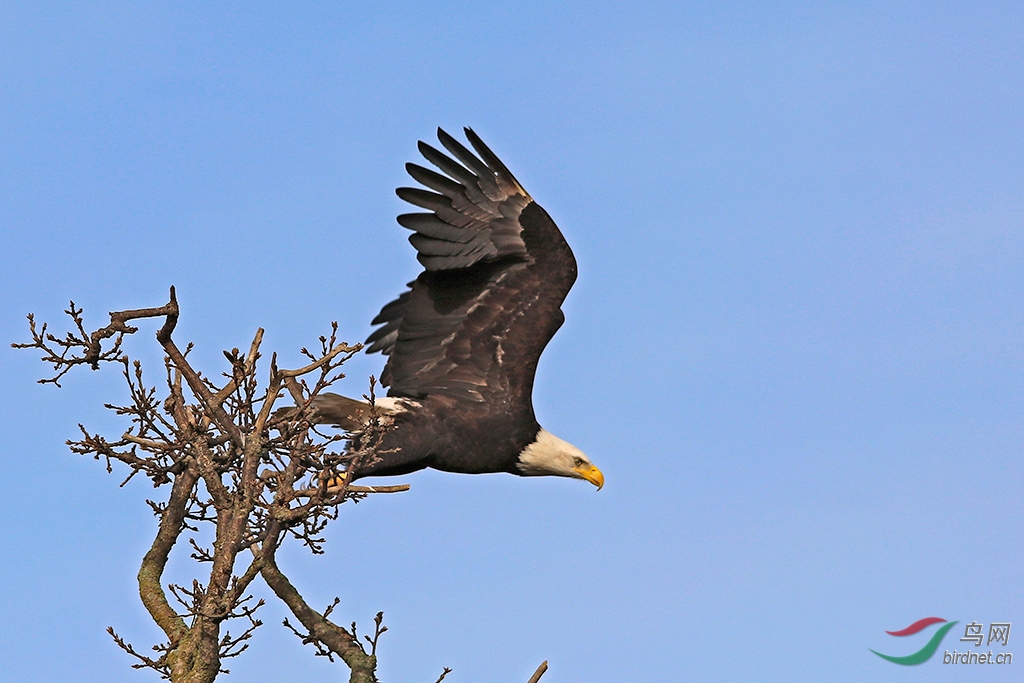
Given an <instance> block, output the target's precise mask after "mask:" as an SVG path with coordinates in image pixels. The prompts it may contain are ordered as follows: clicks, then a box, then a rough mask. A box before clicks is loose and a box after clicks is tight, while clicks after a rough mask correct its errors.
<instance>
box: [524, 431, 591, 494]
mask: <svg viewBox="0 0 1024 683" xmlns="http://www.w3.org/2000/svg"><path fill="white" fill-rule="evenodd" d="M516 467H518V468H519V473H520V474H521V475H523V476H524V477H537V476H552V475H554V476H556V477H572V478H573V479H586V480H587V481H589V482H590V483H591V484H593V485H594V486H596V487H597V488H598V490H600V489H601V487H602V486H604V475H603V474H601V470H599V469H597V468H596V467H594V463H592V462H590V458H588V457H587V456H586V455H584V454H583V451H581V450H580V449H578V448H576V447H575V446H573V445H572V444H571V443H569V442H568V441H565V440H564V439H559V438H558V437H557V436H555V435H554V434H552V433H551V432H549V431H548V430H546V429H541V430H540V431H539V432H537V438H536V439H535V440H534V442H533V443H531V444H530V445H529V446H527V447H526V448H524V449H523V451H522V452H521V453H520V454H519V462H518V463H516Z"/></svg>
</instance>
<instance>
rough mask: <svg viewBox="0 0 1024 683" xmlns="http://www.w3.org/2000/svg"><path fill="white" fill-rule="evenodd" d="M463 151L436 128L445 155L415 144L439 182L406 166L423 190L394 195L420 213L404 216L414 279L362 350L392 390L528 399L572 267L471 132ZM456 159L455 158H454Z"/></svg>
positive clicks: (548, 223)
mask: <svg viewBox="0 0 1024 683" xmlns="http://www.w3.org/2000/svg"><path fill="white" fill-rule="evenodd" d="M466 137H467V138H468V139H469V142H470V143H471V144H472V146H473V148H474V149H475V150H476V154H473V152H470V151H469V150H468V149H467V148H466V147H464V146H463V145H461V144H460V143H459V142H458V141H456V140H455V139H454V138H453V137H451V136H450V135H448V134H447V133H445V132H444V131H442V130H440V129H438V139H439V140H440V141H441V144H442V146H444V148H445V149H446V150H447V151H448V152H449V153H450V154H451V157H449V156H447V155H446V154H444V153H443V152H440V151H438V150H437V149H435V148H433V147H431V146H430V145H427V144H425V143H423V142H421V143H420V145H419V149H420V152H421V153H422V154H423V156H424V157H425V158H426V159H427V160H428V161H429V162H431V163H432V164H433V165H434V166H436V167H437V168H438V170H440V171H442V172H443V174H444V175H442V174H440V173H436V172H434V171H431V170H428V169H426V168H423V167H421V166H417V165H415V164H407V165H406V168H407V169H408V171H409V174H410V175H411V176H412V177H413V178H414V179H416V180H417V181H419V182H420V183H422V184H423V185H425V186H426V187H428V188H430V190H432V191H430V190H422V189H412V188H400V189H399V190H398V196H399V197H401V198H402V199H404V200H405V201H407V202H410V203H412V204H415V205H416V206H419V207H421V208H424V209H427V210H428V211H429V213H413V214H403V215H401V216H399V217H398V222H399V223H400V224H401V225H403V226H404V227H406V228H409V229H410V230H413V231H414V232H413V235H412V236H411V237H410V238H409V241H410V242H412V244H413V246H414V247H416V251H417V257H418V259H419V261H420V263H422V264H423V266H424V268H425V272H423V273H422V274H421V275H420V276H419V277H418V278H417V279H416V280H415V281H414V282H412V283H410V289H409V290H408V291H406V292H404V293H403V294H402V295H401V296H400V297H399V298H398V299H396V300H395V301H392V302H391V303H389V304H388V305H386V306H385V307H384V308H383V309H382V310H381V312H380V314H379V315H378V316H377V317H376V318H375V319H374V320H373V324H375V325H381V327H380V328H378V329H377V330H376V331H375V332H374V333H373V334H372V335H370V338H369V339H368V340H367V341H368V343H369V345H370V347H369V349H368V350H369V351H370V352H376V351H380V352H382V353H384V354H385V355H388V356H389V359H388V363H387V365H386V366H385V368H384V372H383V374H382V376H381V381H382V383H384V384H385V385H388V386H389V387H390V390H389V395H392V396H407V397H414V398H422V397H424V396H427V395H430V394H438V393H440V394H445V395H448V396H451V397H453V398H457V399H462V400H471V401H485V400H487V401H494V400H506V401H511V400H517V399H518V400H525V401H526V402H527V403H528V402H529V400H530V393H531V391H532V388H533V377H534V374H535V373H536V368H537V360H538V359H539V357H540V354H541V352H542V351H543V350H544V347H545V346H546V345H547V343H548V341H549V340H550V339H551V337H552V336H553V335H554V333H555V332H556V331H557V330H558V328H559V326H561V324H562V320H563V316H562V312H561V309H560V307H561V304H562V301H563V300H564V299H565V296H566V294H567V293H568V292H569V289H570V288H571V287H572V284H573V282H574V281H575V279H576V261H575V259H574V258H573V255H572V251H571V250H570V249H569V245H568V244H566V242H565V239H564V238H563V237H562V234H561V232H560V231H559V230H558V227H557V226H556V225H555V224H554V222H553V221H552V220H551V218H550V217H549V216H548V215H547V213H546V212H545V211H544V210H543V209H542V208H541V207H540V206H539V205H537V204H536V203H535V202H534V201H533V200H532V199H531V198H530V196H529V195H528V194H527V193H526V191H525V190H524V189H523V188H522V186H521V185H520V184H519V182H518V181H516V179H515V177H514V176H513V175H512V174H511V173H510V172H509V170H508V169H507V168H506V167H505V165H504V164H503V163H502V162H501V161H500V160H499V159H498V158H497V157H496V156H495V155H494V153H493V152H491V150H490V149H488V148H487V146H486V145H484V143H483V141H481V140H480V138H479V137H478V136H477V135H476V134H475V133H474V132H473V131H472V130H470V129H468V128H467V129H466ZM452 157H454V158H452Z"/></svg>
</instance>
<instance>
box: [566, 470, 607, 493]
mask: <svg viewBox="0 0 1024 683" xmlns="http://www.w3.org/2000/svg"><path fill="white" fill-rule="evenodd" d="M572 469H573V471H574V472H576V474H578V475H580V476H581V477H583V478H584V479H586V480H587V481H589V482H590V483H591V484H593V485H594V486H596V487H597V490H598V491H600V490H601V487H602V486H604V475H603V474H601V470H599V469H597V468H596V467H594V466H593V465H580V466H579V467H573V468H572Z"/></svg>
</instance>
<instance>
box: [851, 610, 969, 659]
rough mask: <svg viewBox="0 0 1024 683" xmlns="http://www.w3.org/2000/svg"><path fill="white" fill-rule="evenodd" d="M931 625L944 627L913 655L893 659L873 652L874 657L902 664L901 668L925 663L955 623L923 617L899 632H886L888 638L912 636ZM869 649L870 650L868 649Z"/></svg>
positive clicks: (937, 618) (891, 656) (890, 656)
mask: <svg viewBox="0 0 1024 683" xmlns="http://www.w3.org/2000/svg"><path fill="white" fill-rule="evenodd" d="M932 624H945V626H941V627H939V629H938V630H937V631H936V632H935V634H934V635H932V637H931V640H929V641H928V642H927V643H925V646H924V647H922V648H921V649H920V650H918V651H917V652H915V653H913V654H909V655H904V656H903V657H894V656H893V655H883V654H882V653H881V652H875V651H874V650H871V651H872V652H874V653H875V654H876V655H878V656H879V657H881V658H882V659H888V660H889V661H890V662H893V663H894V664H902V665H903V666H914V665H915V664H922V663H924V662H927V661H928V659H929V658H930V657H931V656H932V655H933V654H935V651H936V650H938V649H939V645H940V644H941V643H942V639H943V638H945V637H946V634H947V633H949V629H951V628H953V627H954V626H956V624H957V622H955V621H951V622H948V623H947V622H946V620H945V619H940V618H939V617H925V618H924V619H918V620H917V621H915V622H914V623H913V624H911V625H910V626H908V627H906V628H905V629H901V630H899V631H886V633H888V634H889V635H890V636H898V637H903V636H912V635H914V634H915V633H920V632H921V631H923V630H925V629H926V628H928V627H929V626H931V625H932ZM869 649H870V648H869Z"/></svg>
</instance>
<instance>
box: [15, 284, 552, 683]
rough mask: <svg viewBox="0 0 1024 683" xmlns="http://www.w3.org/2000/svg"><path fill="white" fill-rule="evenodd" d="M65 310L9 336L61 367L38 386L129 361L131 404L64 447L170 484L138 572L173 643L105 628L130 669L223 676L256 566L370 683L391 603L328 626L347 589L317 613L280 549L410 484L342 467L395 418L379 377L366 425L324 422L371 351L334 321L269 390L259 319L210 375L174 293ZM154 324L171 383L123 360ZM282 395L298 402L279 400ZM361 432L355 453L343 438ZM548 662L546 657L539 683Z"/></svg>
mask: <svg viewBox="0 0 1024 683" xmlns="http://www.w3.org/2000/svg"><path fill="white" fill-rule="evenodd" d="M65 313H67V315H68V316H69V317H70V318H71V320H72V321H73V326H74V329H73V330H72V331H71V332H67V333H66V334H65V335H64V336H63V337H58V336H56V335H54V334H52V333H49V332H47V326H46V324H45V323H44V324H43V325H42V326H41V327H37V325H36V321H35V319H34V317H33V316H32V315H29V316H28V320H29V330H30V333H31V335H32V341H31V342H30V343H24V344H12V346H14V347H15V348H25V349H38V350H40V351H42V352H43V356H42V360H43V361H44V362H47V363H49V364H50V365H52V367H53V375H52V376H50V377H48V378H46V379H42V380H40V382H41V383H44V384H46V383H51V384H55V385H57V386H60V383H59V382H60V380H61V378H63V377H64V375H65V374H66V373H67V372H69V371H70V370H71V369H72V368H74V367H76V366H80V365H86V366H89V367H91V368H92V369H94V370H96V369H99V368H100V367H101V365H102V364H103V363H115V364H119V365H120V366H121V367H122V370H123V374H124V378H125V382H126V384H127V388H128V394H129V401H128V402H127V404H126V405H111V404H105V407H107V408H108V409H110V410H112V411H114V412H115V413H116V414H118V415H121V416H125V417H126V418H128V420H129V422H130V426H129V428H128V429H127V430H126V431H125V432H124V433H123V434H121V435H120V436H119V437H117V438H106V437H103V436H101V435H99V434H94V433H92V432H90V431H89V430H87V429H86V428H85V427H84V426H82V425H79V429H80V430H81V438H79V439H77V440H72V441H68V445H69V446H70V447H71V450H72V451H74V452H75V453H80V454H82V455H90V456H92V457H94V458H96V459H97V460H99V459H103V460H105V462H106V466H107V471H108V472H110V471H112V463H113V461H117V462H120V463H123V464H124V465H126V466H127V467H128V472H129V473H128V476H127V478H126V479H125V480H124V482H122V486H123V485H124V484H126V483H127V482H128V481H129V480H131V479H132V478H133V477H135V476H136V475H139V474H142V475H144V476H146V477H149V479H150V480H151V481H152V483H153V486H154V487H156V488H162V489H164V490H165V491H166V492H167V493H166V499H165V500H163V501H162V502H154V501H147V502H148V503H149V505H150V507H151V508H152V510H153V513H154V514H155V515H156V516H157V518H158V519H159V525H158V528H157V533H156V537H155V538H154V539H153V543H152V545H151V546H150V548H149V551H148V552H147V553H146V555H145V557H144V558H143V560H142V565H141V567H140V569H139V575H138V580H139V595H140V596H141V598H142V602H143V604H144V605H145V607H146V609H147V610H148V612H149V614H150V616H151V617H152V618H153V620H154V621H155V622H156V624H157V625H158V626H159V627H160V629H161V630H162V631H163V632H164V634H165V636H166V638H167V640H166V641H165V642H163V643H160V644H157V645H155V646H153V650H154V651H155V653H156V654H155V655H154V656H147V655H145V654H142V653H140V652H139V651H137V650H136V649H135V648H134V647H133V646H132V645H131V644H130V643H128V642H126V641H125V640H124V639H122V638H121V637H120V636H119V635H117V633H115V632H114V630H113V628H109V629H108V631H109V632H110V635H111V637H113V639H114V641H115V642H116V643H117V645H118V646H120V647H121V648H122V649H123V650H124V651H125V652H127V653H128V654H129V655H131V656H132V657H133V658H135V659H136V660H137V661H136V663H135V664H133V667H134V668H137V669H153V670H155V671H156V672H158V673H159V674H160V675H161V676H162V677H163V678H165V679H169V680H171V681H174V682H175V683H186V682H187V683H208V682H209V681H213V680H214V679H215V678H216V677H217V676H218V675H219V674H220V673H227V669H225V668H224V660H226V659H230V658H231V657H236V656H238V655H240V654H241V653H242V652H244V651H245V650H246V649H247V648H248V646H249V642H248V641H249V639H250V638H251V636H252V634H253V632H254V631H255V629H256V628H258V627H259V626H260V625H261V622H260V621H259V619H257V618H256V612H257V610H258V609H259V608H260V607H261V606H262V605H263V604H264V603H263V600H255V598H254V597H253V596H252V594H251V593H250V592H249V590H250V587H251V584H252V582H253V581H254V580H255V579H256V577H258V576H261V577H262V578H263V580H264V581H265V582H266V584H267V585H268V586H269V587H270V589H271V590H272V591H273V593H274V594H275V595H276V596H277V597H278V598H279V599H280V600H282V601H283V602H284V603H285V604H286V605H287V606H288V608H289V609H290V610H291V612H292V614H293V615H294V617H295V619H296V620H297V621H298V624H299V626H301V629H304V630H300V628H299V626H295V625H292V624H291V623H290V622H289V621H288V620H285V622H284V624H285V626H286V627H288V628H289V629H291V631H292V632H294V633H295V634H296V635H297V636H299V637H300V638H301V639H302V642H303V643H304V644H309V645H312V646H313V647H314V649H315V652H316V654H317V655H320V656H325V657H328V658H329V659H330V660H331V661H334V658H335V656H337V657H339V658H340V659H341V660H342V661H343V662H344V663H345V664H346V665H347V666H348V667H349V669H350V675H349V681H350V683H376V681H377V678H376V668H377V643H378V641H379V639H380V637H381V635H382V634H383V633H384V632H385V631H387V627H386V626H384V625H383V618H384V616H383V613H378V614H377V617H376V619H375V620H374V632H373V635H372V636H364V637H363V638H364V641H365V645H364V643H362V642H360V640H359V637H358V635H357V632H356V625H355V623H354V622H353V623H352V624H351V626H350V627H348V628H345V627H343V626H339V625H338V624H336V623H334V622H333V621H331V619H330V616H331V613H332V612H333V610H334V609H335V607H336V606H337V605H338V602H339V600H338V598H335V600H334V602H333V603H332V604H331V605H330V606H328V607H327V608H326V609H324V610H322V611H317V610H315V609H313V608H312V607H310V606H309V604H308V603H307V602H306V601H305V599H303V597H302V595H301V594H300V593H299V591H298V590H297V589H296V588H295V586H294V585H293V584H292V582H291V581H290V580H289V579H288V577H287V576H285V574H284V573H283V572H282V571H281V569H280V567H279V566H278V563H277V551H278V549H279V548H280V547H281V545H282V543H283V542H284V541H285V540H286V539H287V538H292V539H294V540H297V541H299V542H300V543H302V544H303V545H304V546H305V547H306V548H308V549H309V550H310V551H311V552H313V553H314V554H320V553H322V552H323V543H324V538H323V535H322V534H323V531H324V529H325V528H326V526H327V524H328V523H329V522H330V521H331V520H333V519H336V518H337V516H338V508H339V506H340V505H341V504H343V503H345V502H347V501H353V502H358V501H359V500H361V499H363V498H365V497H366V496H368V495H370V494H372V493H393V492H399V491H405V490H407V489H408V488H409V487H408V486H407V485H398V486H376V487H369V486H354V485H351V484H350V480H351V477H349V476H347V475H348V474H351V473H352V472H354V471H356V470H357V469H358V468H359V467H360V465H361V464H363V463H369V462H372V461H373V459H374V458H375V457H376V453H378V452H379V448H380V441H381V438H382V436H383V435H384V433H385V432H386V430H387V428H388V424H387V420H386V419H381V417H380V416H379V415H378V413H377V411H376V410H375V407H374V394H373V391H374V380H373V378H372V377H371V378H370V392H369V394H368V395H367V396H366V398H367V399H368V400H369V402H370V410H369V419H368V420H367V422H366V424H365V425H363V426H362V427H361V428H360V430H359V432H358V433H355V432H349V433H347V434H346V433H341V432H338V431H330V432H324V431H322V430H320V429H318V428H317V419H316V410H315V407H314V405H315V399H316V397H317V396H320V395H321V394H322V393H323V392H324V391H325V390H326V389H327V388H328V387H330V386H332V385H333V384H334V383H335V382H337V381H338V380H339V379H341V378H342V377H343V376H344V375H343V374H342V373H341V371H340V368H341V366H342V365H343V364H344V363H345V361H346V360H348V359H349V358H351V357H352V355H353V354H355V353H356V352H358V351H359V350H360V349H361V348H362V347H361V345H359V344H355V345H349V344H346V343H344V342H340V341H338V337H337V324H332V327H331V333H330V335H329V336H324V337H320V339H319V346H318V348H316V349H315V350H314V351H309V350H307V349H305V348H304V349H302V354H303V355H304V356H305V357H306V358H307V359H308V361H309V362H308V364H306V365H305V366H303V367H300V368H297V369H294V370H287V369H282V368H279V367H278V365H277V355H276V354H272V355H271V359H270V363H269V368H268V372H267V380H266V384H265V386H264V385H261V384H260V382H259V381H258V378H259V373H258V370H257V366H258V362H259V361H260V359H261V353H260V346H261V343H262V340H263V330H262V329H260V330H257V332H256V335H255V337H254V339H253V340H252V343H251V344H250V346H249V350H248V351H247V352H246V353H242V352H241V351H239V350H238V349H232V350H231V351H225V352H224V355H225V357H226V358H227V360H228V363H229V364H230V372H228V373H225V374H224V375H223V378H222V379H220V380H213V379H211V378H210V377H208V376H206V375H204V374H203V373H201V372H200V371H199V370H197V369H195V368H193V367H192V365H191V364H190V363H189V360H188V355H189V352H190V351H191V349H192V345H191V344H188V345H187V346H186V347H185V349H184V350H181V349H180V348H179V347H178V345H177V344H176V343H175V341H174V340H173V333H174V328H175V325H176V324H177V321H178V302H177V299H176V297H175V293H174V288H173V287H172V288H171V290H170V299H169V301H168V303H167V304H165V305H163V306H160V307H158V308H144V309H136V310H125V311H116V312H114V313H111V314H110V324H109V325H107V326H106V327H103V328H100V329H98V330H95V331H92V332H88V331H87V329H86V327H85V323H84V320H83V317H82V310H81V309H79V308H77V307H76V306H75V304H74V302H72V303H71V305H70V307H69V308H68V309H67V310H66V311H65ZM147 318H163V325H162V326H161V327H160V329H159V331H158V332H157V335H156V337H157V341H158V342H159V343H160V345H161V347H162V348H163V351H164V354H165V358H164V368H163V373H162V375H163V381H162V384H163V385H164V386H163V389H162V390H161V391H158V390H157V388H156V387H155V386H149V385H147V384H146V383H145V382H144V380H143V371H142V366H141V364H140V363H139V362H138V361H134V362H133V361H131V360H129V358H128V356H127V355H126V353H125V351H124V349H123V347H122V343H123V341H124V337H125V336H126V335H131V334H134V333H135V332H137V331H138V328H137V327H134V326H132V325H130V324H129V323H132V322H134V321H138V320H143V319H147ZM285 393H287V394H289V395H290V397H291V399H292V400H293V401H294V403H295V407H294V408H288V409H278V410H275V409H274V408H275V403H276V402H277V400H278V399H279V398H281V397H282V396H284V395H285ZM355 436H358V437H359V438H358V439H357V440H356V443H358V444H359V445H360V448H359V449H357V450H353V449H351V448H346V444H347V443H350V442H351V439H352V437H355ZM204 527H205V528H208V529H211V530H212V532H213V539H214V540H213V543H212V545H211V546H209V547H207V546H204V545H203V544H201V543H200V542H199V540H198V539H199V538H200V535H199V532H200V530H201V529H202V528H204ZM183 535H185V536H187V537H188V539H187V540H188V544H189V548H190V549H191V558H192V559H193V560H195V561H196V562H198V563H201V564H205V565H209V574H208V575H207V576H205V580H204V581H200V580H199V579H198V578H197V579H193V581H192V584H191V585H189V586H183V585H179V584H167V585H165V584H164V583H163V581H162V578H163V573H164V569H165V567H166V565H167V561H168V558H169V557H170V553H171V551H172V549H173V548H174V547H175V545H176V544H177V543H178V541H179V540H181V538H182V536H183ZM230 621H236V622H240V624H241V630H240V632H239V631H236V634H232V633H231V632H230V631H228V630H227V628H226V624H227V623H228V622H230ZM546 669H547V662H544V663H543V664H541V666H540V667H539V668H538V669H537V671H536V672H535V673H534V675H533V677H532V678H531V679H530V683H536V681H537V680H539V679H540V676H541V675H543V673H544V671H545V670H546ZM449 671H450V670H449V669H447V668H446V669H445V670H444V672H442V674H441V677H440V678H439V679H438V682H440V681H441V680H443V679H444V677H445V676H446V675H447V674H448V673H449Z"/></svg>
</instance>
